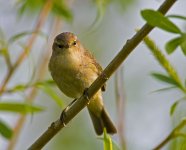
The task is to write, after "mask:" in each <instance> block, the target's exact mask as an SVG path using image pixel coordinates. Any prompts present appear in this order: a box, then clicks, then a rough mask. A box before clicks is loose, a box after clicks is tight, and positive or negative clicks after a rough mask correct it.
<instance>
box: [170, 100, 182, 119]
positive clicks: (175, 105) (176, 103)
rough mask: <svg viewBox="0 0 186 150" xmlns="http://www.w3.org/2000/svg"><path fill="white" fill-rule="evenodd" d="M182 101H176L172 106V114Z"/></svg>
mask: <svg viewBox="0 0 186 150" xmlns="http://www.w3.org/2000/svg"><path fill="white" fill-rule="evenodd" d="M179 102H180V101H176V102H175V103H174V104H173V105H172V106H171V108H170V116H172V115H173V114H174V112H175V110H176V107H177V106H178V104H179Z"/></svg>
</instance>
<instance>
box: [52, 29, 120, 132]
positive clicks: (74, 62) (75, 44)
mask: <svg viewBox="0 0 186 150" xmlns="http://www.w3.org/2000/svg"><path fill="white" fill-rule="evenodd" d="M52 49H53V52H52V56H51V58H50V63H49V69H50V72H51V75H52V78H53V79H54V81H55V82H56V84H57V85H58V87H59V88H60V90H61V91H62V92H63V93H64V94H65V95H67V96H68V97H71V98H75V99H77V98H79V97H80V96H81V95H82V94H83V92H84V90H85V89H86V88H88V87H89V86H90V85H91V84H92V83H93V82H94V80H95V79H96V78H97V77H98V76H99V75H100V74H101V72H102V68H101V66H100V65H99V64H98V63H97V62H96V60H95V58H94V57H93V56H92V55H91V54H90V53H89V51H88V50H86V49H85V48H84V47H83V45H82V44H81V43H80V41H79V40H78V39H77V37H76V36H75V35H74V34H73V33H70V32H64V33H61V34H59V35H58V36H56V38H55V40H54V43H53V46H52ZM104 89H105V87H102V89H100V90H99V91H98V92H97V93H96V94H95V95H94V96H93V97H92V98H91V101H90V103H89V104H88V105H87V107H88V111H89V113H90V116H91V119H92V122H93V125H94V128H95V131H96V133H97V134H98V135H101V134H102V133H103V128H104V127H105V128H106V130H107V132H108V133H110V134H114V133H116V132H117V131H116V128H115V126H114V125H113V123H112V121H111V120H110V118H109V116H108V114H107V112H106V110H105V109H104V106H103V99H102V91H103V90H104Z"/></svg>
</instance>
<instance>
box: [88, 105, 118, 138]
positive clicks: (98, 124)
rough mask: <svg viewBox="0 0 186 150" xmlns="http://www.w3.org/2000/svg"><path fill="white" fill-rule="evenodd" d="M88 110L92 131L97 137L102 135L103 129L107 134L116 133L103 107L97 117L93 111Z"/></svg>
mask: <svg viewBox="0 0 186 150" xmlns="http://www.w3.org/2000/svg"><path fill="white" fill-rule="evenodd" d="M88 110H89V114H90V117H91V119H92V122H93V125H94V129H95V131H96V133H97V134H98V135H101V134H102V133H103V129H104V128H106V130H107V133H109V134H115V133H117V130H116V128H115V126H114V124H113V123H112V121H111V119H110V117H109V115H108V113H107V112H106V110H105V108H104V107H103V108H102V111H101V113H100V115H99V116H98V115H97V114H95V113H94V111H91V109H88Z"/></svg>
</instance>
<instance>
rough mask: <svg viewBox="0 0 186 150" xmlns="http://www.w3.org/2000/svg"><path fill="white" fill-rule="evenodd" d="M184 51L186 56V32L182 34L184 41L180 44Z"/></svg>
mask: <svg viewBox="0 0 186 150" xmlns="http://www.w3.org/2000/svg"><path fill="white" fill-rule="evenodd" d="M180 47H181V50H182V52H183V53H184V55H185V56H186V34H183V35H182V43H181V45H180Z"/></svg>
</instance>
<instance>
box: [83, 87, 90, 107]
mask: <svg viewBox="0 0 186 150" xmlns="http://www.w3.org/2000/svg"><path fill="white" fill-rule="evenodd" d="M83 95H84V96H85V98H86V99H87V101H88V103H87V105H88V104H89V103H90V98H89V94H88V88H85V90H84V92H83Z"/></svg>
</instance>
